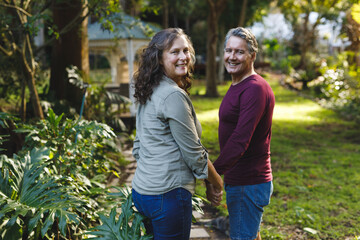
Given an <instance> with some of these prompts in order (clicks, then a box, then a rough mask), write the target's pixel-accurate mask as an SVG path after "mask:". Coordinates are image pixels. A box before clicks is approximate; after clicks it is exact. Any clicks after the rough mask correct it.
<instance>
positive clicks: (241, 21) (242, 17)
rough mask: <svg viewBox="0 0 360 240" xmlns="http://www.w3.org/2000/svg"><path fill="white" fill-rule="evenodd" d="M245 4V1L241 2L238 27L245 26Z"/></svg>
mask: <svg viewBox="0 0 360 240" xmlns="http://www.w3.org/2000/svg"><path fill="white" fill-rule="evenodd" d="M247 2H248V1H247V0H243V1H242V7H241V13H240V18H239V27H244V25H245V19H246V8H247Z"/></svg>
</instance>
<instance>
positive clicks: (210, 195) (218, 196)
mask: <svg viewBox="0 0 360 240" xmlns="http://www.w3.org/2000/svg"><path fill="white" fill-rule="evenodd" d="M205 183H206V198H207V199H208V200H209V201H210V202H211V204H212V205H213V206H219V205H220V203H221V200H222V196H223V191H222V189H217V188H215V187H214V185H212V184H211V183H210V182H209V181H205Z"/></svg>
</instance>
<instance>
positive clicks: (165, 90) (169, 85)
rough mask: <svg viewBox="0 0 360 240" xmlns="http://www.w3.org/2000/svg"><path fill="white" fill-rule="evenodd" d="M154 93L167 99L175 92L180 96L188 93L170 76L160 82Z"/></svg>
mask: <svg viewBox="0 0 360 240" xmlns="http://www.w3.org/2000/svg"><path fill="white" fill-rule="evenodd" d="M154 94H156V95H157V96H158V97H161V98H163V99H166V98H167V97H169V96H170V95H173V94H175V95H179V96H184V95H187V94H186V92H185V91H184V90H183V89H181V88H180V87H179V86H178V85H177V84H176V83H175V82H174V81H172V80H171V79H168V78H164V79H162V80H161V81H160V84H159V85H158V87H157V88H156V89H155V90H154Z"/></svg>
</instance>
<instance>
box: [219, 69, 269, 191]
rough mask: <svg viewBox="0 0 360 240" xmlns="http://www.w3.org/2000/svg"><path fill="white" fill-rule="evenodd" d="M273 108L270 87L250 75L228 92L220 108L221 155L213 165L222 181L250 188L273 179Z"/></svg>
mask: <svg viewBox="0 0 360 240" xmlns="http://www.w3.org/2000/svg"><path fill="white" fill-rule="evenodd" d="M274 105H275V97H274V93H273V91H272V89H271V87H270V85H269V84H268V83H267V82H266V81H265V80H264V79H263V78H262V77H261V76H260V75H252V76H249V77H248V78H246V79H244V80H243V81H242V82H240V83H238V84H237V85H235V86H233V85H231V86H230V88H229V89H228V91H227V93H226V95H225V97H224V99H223V100H222V103H221V105H220V109H219V143H220V156H219V157H218V159H217V160H216V161H215V162H214V166H215V168H216V170H217V172H218V173H219V174H224V175H225V177H224V182H225V183H226V184H230V185H253V184H259V183H265V182H269V181H271V180H272V172H271V164H270V140H271V124H272V116H273V110H274Z"/></svg>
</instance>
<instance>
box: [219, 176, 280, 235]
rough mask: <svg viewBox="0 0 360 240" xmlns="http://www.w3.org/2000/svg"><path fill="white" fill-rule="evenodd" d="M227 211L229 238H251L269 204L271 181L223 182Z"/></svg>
mask: <svg viewBox="0 0 360 240" xmlns="http://www.w3.org/2000/svg"><path fill="white" fill-rule="evenodd" d="M225 191H226V203H227V207H228V211H229V222H230V238H231V239H232V240H253V239H255V238H256V237H257V233H258V232H259V231H260V223H261V218H262V214H263V212H264V208H263V207H265V206H266V205H269V204H270V197H271V194H272V191H273V184H272V182H267V183H261V184H256V185H245V186H233V185H228V184H225Z"/></svg>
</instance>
